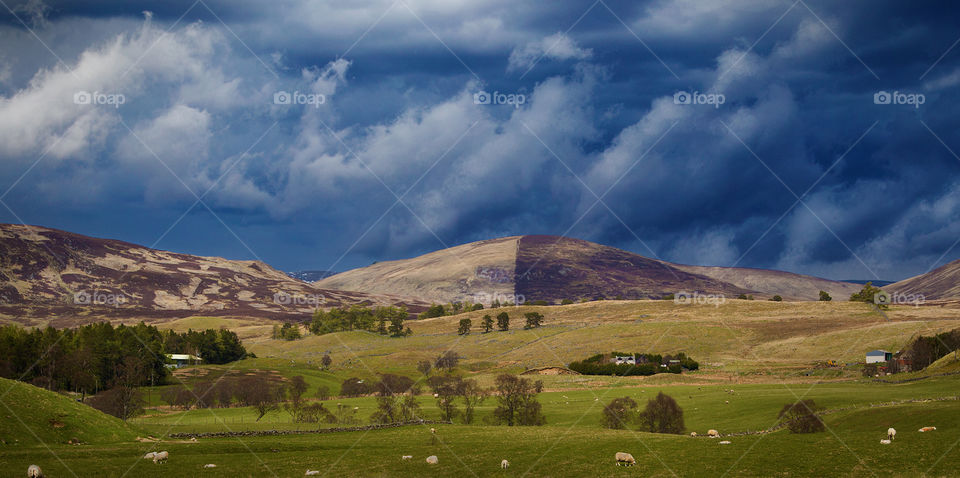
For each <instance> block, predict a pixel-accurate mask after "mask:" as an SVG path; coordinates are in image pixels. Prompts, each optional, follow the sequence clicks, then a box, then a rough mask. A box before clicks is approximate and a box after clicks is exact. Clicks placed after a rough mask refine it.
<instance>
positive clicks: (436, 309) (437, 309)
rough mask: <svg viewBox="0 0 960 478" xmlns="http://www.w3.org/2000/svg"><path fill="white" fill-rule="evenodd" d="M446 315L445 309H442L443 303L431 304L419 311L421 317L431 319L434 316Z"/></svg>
mask: <svg viewBox="0 0 960 478" xmlns="http://www.w3.org/2000/svg"><path fill="white" fill-rule="evenodd" d="M445 315H447V312H446V310H444V307H443V304H431V305H430V307H428V308H427V310H425V311H423V312H421V313H420V318H421V319H432V318H434V317H443V316H445Z"/></svg>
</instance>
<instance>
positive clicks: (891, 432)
mask: <svg viewBox="0 0 960 478" xmlns="http://www.w3.org/2000/svg"><path fill="white" fill-rule="evenodd" d="M936 429H937V427H923V428H921V429H919V430H917V431H918V432H920V433H924V432H932V431H934V430H936ZM896 436H897V430H896V429H894V428H893V427H890V428H887V438H885V439H883V440H880V444H881V445H889V444H891V443H893V439H894V438H896Z"/></svg>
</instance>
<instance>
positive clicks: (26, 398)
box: [0, 378, 138, 450]
mask: <svg viewBox="0 0 960 478" xmlns="http://www.w3.org/2000/svg"><path fill="white" fill-rule="evenodd" d="M0 422H2V423H3V426H2V427H0V450H3V449H10V448H13V447H18V446H37V445H46V446H51V447H52V446H55V445H62V444H66V443H67V442H68V441H70V440H73V441H77V440H79V441H80V442H81V443H114V442H118V441H132V440H133V439H134V438H135V437H136V436H137V435H138V432H137V431H136V430H135V429H134V428H133V427H132V426H129V425H128V424H126V423H124V422H123V421H122V420H120V419H119V418H115V417H112V416H110V415H107V414H104V413H102V412H100V411H98V410H95V409H93V408H91V407H88V406H86V405H84V404H82V403H78V402H77V401H76V400H74V399H72V398H70V397H67V396H64V395H60V394H57V393H53V392H50V391H48V390H44V389H42V388H38V387H34V386H33V385H30V384H26V383H22V382H16V381H13V380H7V379H4V378H0Z"/></svg>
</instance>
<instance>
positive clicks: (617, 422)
mask: <svg viewBox="0 0 960 478" xmlns="http://www.w3.org/2000/svg"><path fill="white" fill-rule="evenodd" d="M636 408H637V402H635V401H633V399H632V398H630V397H623V398H615V399H614V400H613V401H612V402H610V403H608V404H607V406H605V407H603V416H602V417H601V418H600V422H601V423H602V424H603V426H604V427H605V428H612V429H615V430H622V429H624V428H626V426H627V423H630V422H632V421H633V420H634V419H635V418H636V417H635V416H634V414H635V413H636Z"/></svg>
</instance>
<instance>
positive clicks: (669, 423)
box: [639, 392, 685, 434]
mask: <svg viewBox="0 0 960 478" xmlns="http://www.w3.org/2000/svg"><path fill="white" fill-rule="evenodd" d="M639 422H640V426H641V428H642V429H643V430H645V431H649V432H653V433H674V434H680V433H683V430H684V428H685V427H684V425H683V409H682V408H680V405H678V404H677V401H676V400H674V399H673V397H671V396H669V395H666V394H664V393H663V392H660V393H658V394H657V396H656V398H652V399H650V401H648V402H647V408H646V409H644V410H643V412H642V413H641V414H640V417H639Z"/></svg>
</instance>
